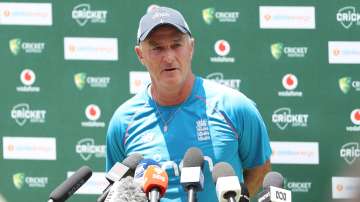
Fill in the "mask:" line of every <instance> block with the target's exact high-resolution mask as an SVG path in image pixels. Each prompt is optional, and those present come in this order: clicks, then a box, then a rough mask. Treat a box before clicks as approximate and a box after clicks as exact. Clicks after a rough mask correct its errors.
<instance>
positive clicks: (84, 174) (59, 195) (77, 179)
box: [49, 166, 92, 202]
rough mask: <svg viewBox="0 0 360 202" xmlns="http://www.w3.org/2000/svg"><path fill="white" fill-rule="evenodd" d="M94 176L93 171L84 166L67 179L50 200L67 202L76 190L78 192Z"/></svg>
mask: <svg viewBox="0 0 360 202" xmlns="http://www.w3.org/2000/svg"><path fill="white" fill-rule="evenodd" d="M91 175H92V171H91V169H90V168H89V167H88V166H82V167H81V168H79V170H77V171H76V172H75V173H74V174H73V175H71V176H70V177H69V178H67V179H66V180H65V181H64V182H63V183H62V184H60V185H59V186H58V187H56V189H55V190H54V191H52V192H51V194H50V196H49V198H51V199H53V201H55V202H57V201H65V200H66V199H67V198H69V197H70V196H71V195H73V194H74V193H75V192H76V190H78V189H79V188H80V187H81V186H82V185H83V184H84V183H85V182H86V181H87V180H88V179H89V178H90V177H91Z"/></svg>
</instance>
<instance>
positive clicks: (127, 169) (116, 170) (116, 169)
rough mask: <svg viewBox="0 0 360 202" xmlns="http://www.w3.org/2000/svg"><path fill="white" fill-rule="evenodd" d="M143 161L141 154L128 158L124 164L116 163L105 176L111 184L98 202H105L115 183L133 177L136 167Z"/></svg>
mask: <svg viewBox="0 0 360 202" xmlns="http://www.w3.org/2000/svg"><path fill="white" fill-rule="evenodd" d="M142 159H143V157H142V155H141V154H138V153H134V154H131V155H129V156H127V157H126V158H125V159H124V160H123V161H122V163H119V162H116V163H115V165H114V166H113V167H112V168H111V169H110V170H109V172H107V173H106V175H105V178H106V179H107V180H108V181H109V182H110V184H109V185H108V186H107V187H106V188H105V189H104V190H103V193H102V194H101V195H100V196H99V198H98V199H97V202H103V201H104V200H105V198H106V196H107V195H108V193H109V191H110V188H111V186H112V185H113V183H114V182H116V181H119V180H121V179H122V178H124V177H126V176H133V175H134V171H135V168H136V166H137V165H138V164H139V162H140V161H141V160H142Z"/></svg>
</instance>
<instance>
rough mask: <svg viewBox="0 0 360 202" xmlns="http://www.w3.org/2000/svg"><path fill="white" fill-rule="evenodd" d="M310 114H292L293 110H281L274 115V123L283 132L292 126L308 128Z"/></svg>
mask: <svg viewBox="0 0 360 202" xmlns="http://www.w3.org/2000/svg"><path fill="white" fill-rule="evenodd" d="M308 117H309V115H308V114H292V113H291V109H290V108H287V107H283V108H279V109H277V110H275V111H274V114H273V115H272V122H273V123H275V124H276V125H277V127H279V128H280V129H281V130H285V128H286V127H287V126H288V125H289V124H291V126H292V127H307V119H308Z"/></svg>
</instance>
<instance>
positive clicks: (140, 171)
mask: <svg viewBox="0 0 360 202" xmlns="http://www.w3.org/2000/svg"><path fill="white" fill-rule="evenodd" d="M150 165H155V166H159V167H160V165H159V163H158V162H156V161H154V160H152V159H143V160H141V161H140V163H139V164H138V165H137V166H136V169H135V173H134V181H135V182H137V183H138V184H139V185H140V186H141V187H142V186H144V174H145V171H146V169H147V168H148V167H149V166H150Z"/></svg>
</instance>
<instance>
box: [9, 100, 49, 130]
mask: <svg viewBox="0 0 360 202" xmlns="http://www.w3.org/2000/svg"><path fill="white" fill-rule="evenodd" d="M45 115H46V110H33V109H30V105H29V104H27V103H20V104H17V105H15V106H14V107H13V108H12V110H11V118H13V119H14V120H15V121H16V123H17V124H18V125H19V126H23V125H25V123H26V122H27V121H30V123H45Z"/></svg>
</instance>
